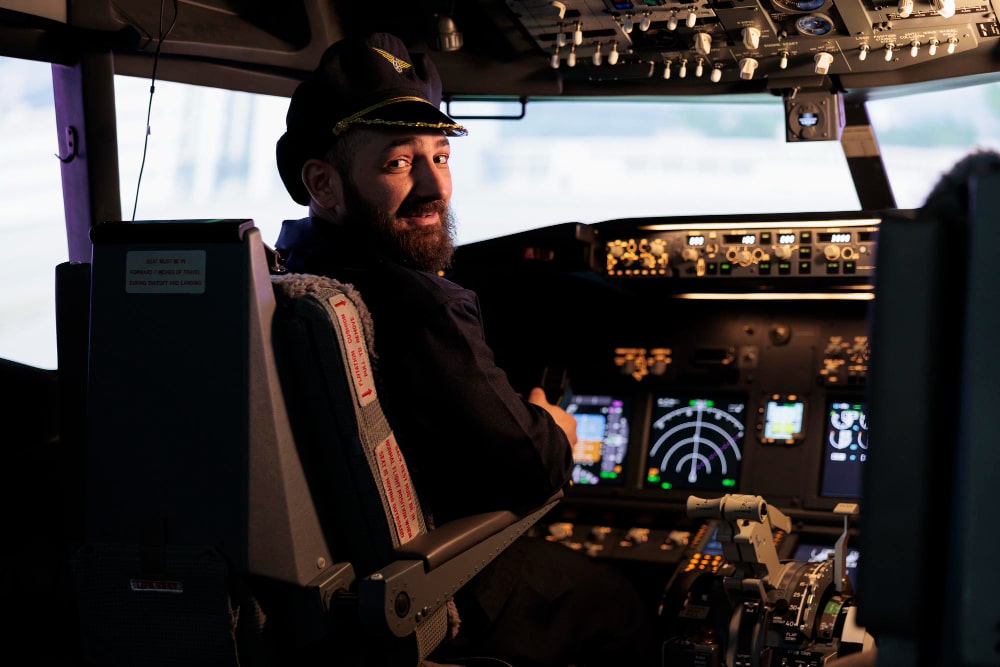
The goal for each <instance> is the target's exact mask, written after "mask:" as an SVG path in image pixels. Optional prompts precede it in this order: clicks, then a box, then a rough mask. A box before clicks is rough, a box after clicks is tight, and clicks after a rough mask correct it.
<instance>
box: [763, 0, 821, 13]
mask: <svg viewBox="0 0 1000 667" xmlns="http://www.w3.org/2000/svg"><path fill="white" fill-rule="evenodd" d="M826 2H827V0H772V3H773V4H774V6H775V7H778V8H780V9H784V10H785V11H789V12H814V11H816V10H817V9H819V8H820V7H822V6H823V5H825V4H826Z"/></svg>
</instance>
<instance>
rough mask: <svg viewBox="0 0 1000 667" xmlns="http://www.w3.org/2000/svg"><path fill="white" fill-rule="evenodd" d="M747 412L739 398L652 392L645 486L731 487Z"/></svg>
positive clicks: (679, 487)
mask: <svg viewBox="0 0 1000 667" xmlns="http://www.w3.org/2000/svg"><path fill="white" fill-rule="evenodd" d="M745 413H746V400H745V399H743V398H720V397H708V396H694V397H692V396H661V397H658V398H656V399H655V401H654V403H653V412H652V424H651V426H650V433H649V448H648V450H647V452H646V468H645V479H644V480H643V484H644V485H645V487H646V488H658V489H712V490H719V491H732V490H733V489H734V487H736V482H737V480H738V479H739V472H740V461H742V459H743V436H744V434H745V431H746V428H745V426H744V425H745V423H746V421H745Z"/></svg>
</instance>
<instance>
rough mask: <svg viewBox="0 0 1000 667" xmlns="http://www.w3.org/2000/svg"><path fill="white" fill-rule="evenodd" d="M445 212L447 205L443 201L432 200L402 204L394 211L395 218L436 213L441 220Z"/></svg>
mask: <svg viewBox="0 0 1000 667" xmlns="http://www.w3.org/2000/svg"><path fill="white" fill-rule="evenodd" d="M447 211H448V204H447V203H446V202H445V201H444V200H443V199H432V200H429V201H421V202H410V203H406V202H404V203H403V204H402V205H401V206H400V207H399V209H398V210H397V211H396V217H398V218H410V217H417V216H422V215H430V214H432V213H437V214H438V215H439V216H441V217H442V219H443V218H444V215H445V213H446V212H447Z"/></svg>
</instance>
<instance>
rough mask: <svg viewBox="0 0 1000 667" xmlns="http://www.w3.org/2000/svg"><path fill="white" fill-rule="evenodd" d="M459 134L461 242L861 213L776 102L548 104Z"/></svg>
mask: <svg viewBox="0 0 1000 667" xmlns="http://www.w3.org/2000/svg"><path fill="white" fill-rule="evenodd" d="M469 107H471V108H470V110H469V112H468V113H469V114H470V115H471V114H477V115H498V114H500V113H509V112H510V109H509V108H504V109H502V110H501V109H499V108H495V109H493V108H490V105H488V104H485V103H476V104H470V105H469ZM452 110H453V112H454V113H456V114H458V113H460V112H459V111H458V105H455V106H454V108H453V109H452ZM491 112H492V114H491ZM462 123H463V124H464V125H465V126H466V127H468V128H469V136H468V137H467V138H464V139H462V140H461V144H460V145H459V142H457V141H456V142H454V143H455V144H456V146H455V150H454V152H453V154H452V160H451V166H452V175H453V179H454V183H455V194H454V198H453V200H454V204H455V210H456V213H457V216H458V224H459V234H460V238H461V240H463V241H476V240H481V239H486V238H491V237H495V236H501V235H503V234H507V233H511V232H517V231H523V230H525V229H531V228H535V227H543V226H545V225H551V224H555V223H559V222H569V221H576V222H598V221H601V220H610V219H615V218H630V217H643V216H672V215H702V214H705V215H708V214H726V213H734V214H735V213H775V212H794V211H842V210H852V209H857V208H858V207H859V204H858V197H857V194H856V193H855V191H854V185H853V182H852V181H851V176H850V171H849V170H848V167H847V161H846V159H845V157H844V154H843V150H842V149H841V147H840V144H839V143H838V142H836V141H824V142H810V143H799V144H787V143H785V125H784V111H783V104H782V102H781V100H780V99H779V98H771V97H759V98H758V97H755V98H752V99H751V100H750V101H731V100H727V101H725V102H710V101H706V100H705V99H704V98H699V99H698V100H697V101H691V102H684V101H681V102H663V101H613V102H586V101H580V100H566V101H561V100H560V101H548V100H546V101H535V102H529V103H528V107H527V113H526V115H525V118H524V119H523V120H518V121H497V120H464V119H463V120H462Z"/></svg>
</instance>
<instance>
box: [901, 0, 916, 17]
mask: <svg viewBox="0 0 1000 667" xmlns="http://www.w3.org/2000/svg"><path fill="white" fill-rule="evenodd" d="M898 11H899V17H900V18H903V19H905V18H907V17H908V16H909V15H910V14H912V13H913V0H899V7H898Z"/></svg>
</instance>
